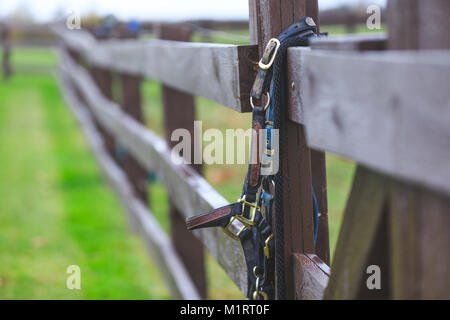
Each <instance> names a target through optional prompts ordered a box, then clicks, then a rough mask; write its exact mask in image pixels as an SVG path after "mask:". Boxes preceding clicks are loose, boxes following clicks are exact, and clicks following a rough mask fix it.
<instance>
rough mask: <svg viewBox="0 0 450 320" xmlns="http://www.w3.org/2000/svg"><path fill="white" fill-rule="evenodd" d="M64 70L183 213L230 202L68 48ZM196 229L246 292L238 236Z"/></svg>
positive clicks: (63, 59)
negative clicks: (177, 158) (103, 88)
mask: <svg viewBox="0 0 450 320" xmlns="http://www.w3.org/2000/svg"><path fill="white" fill-rule="evenodd" d="M61 70H62V72H63V74H64V75H65V76H66V77H69V78H70V79H71V81H72V82H73V84H74V86H75V87H76V88H77V89H78V90H79V92H80V93H81V94H82V95H83V97H84V98H85V99H86V101H87V103H88V104H89V107H90V108H91V110H92V113H93V115H94V116H95V118H96V119H97V120H98V121H99V122H100V123H101V124H102V125H103V126H104V127H105V128H106V129H107V130H108V131H109V133H110V134H112V135H113V136H115V137H116V139H118V141H119V142H120V143H121V144H122V145H123V146H124V148H126V150H128V151H129V152H130V153H131V154H132V155H133V156H134V157H136V160H138V161H139V162H140V163H141V165H142V166H144V167H145V168H146V169H147V170H149V171H150V172H154V173H155V174H156V175H157V176H158V178H159V179H160V180H161V182H162V184H163V185H164V187H165V188H166V190H167V192H168V193H169V194H170V195H171V196H172V197H174V198H176V199H177V201H175V202H174V204H175V205H176V207H177V209H178V210H179V211H180V212H181V213H182V214H183V215H184V216H185V217H188V216H192V215H194V214H197V213H199V212H204V211H209V210H211V209H214V208H218V207H220V206H223V205H226V204H227V203H228V202H227V201H226V200H225V199H224V198H223V197H222V196H221V195H220V194H219V193H217V191H215V190H214V189H213V188H212V187H211V186H210V185H209V184H208V183H207V182H206V181H205V180H204V179H203V178H202V177H201V176H200V175H199V174H198V173H196V172H195V171H194V170H193V169H192V168H191V167H189V166H187V165H183V164H181V165H176V164H174V162H173V161H172V159H171V153H170V150H169V148H168V146H167V144H166V142H165V141H164V140H163V139H162V138H160V137H158V136H157V135H156V134H155V133H153V132H152V131H150V130H149V129H147V128H146V127H145V126H143V125H142V124H140V123H138V122H137V121H135V120H134V119H132V118H131V117H129V116H128V115H126V114H125V113H124V112H123V111H122V110H121V109H120V107H119V106H118V105H117V104H115V103H114V102H111V101H109V100H108V99H106V98H104V97H103V96H102V94H101V93H100V92H99V90H98V89H97V88H96V86H95V84H94V83H93V80H92V79H91V78H90V76H89V75H88V73H87V72H86V71H85V70H83V69H82V68H81V67H78V66H76V65H75V64H74V63H73V61H71V58H70V57H69V56H68V55H67V54H64V53H62V54H61ZM233 226H234V228H235V229H236V230H239V229H240V227H242V225H240V222H238V221H235V222H234V224H233ZM195 234H196V235H197V236H198V237H199V238H200V239H201V240H202V242H203V244H204V245H205V247H206V248H207V249H208V251H209V252H210V253H211V255H212V256H213V257H214V258H215V259H216V261H218V263H219V264H220V265H221V266H222V267H223V268H224V270H225V271H226V273H227V274H228V275H229V276H230V278H231V279H232V280H233V281H234V282H235V283H236V285H237V286H238V287H239V288H240V289H241V290H242V291H244V292H245V290H246V286H247V279H246V271H245V270H246V268H245V261H244V256H243V252H242V249H241V246H240V244H239V242H237V241H235V240H232V239H231V238H229V237H228V236H227V235H225V233H223V232H222V231H221V230H220V229H203V230H197V231H195Z"/></svg>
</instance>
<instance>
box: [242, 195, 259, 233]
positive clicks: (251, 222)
mask: <svg viewBox="0 0 450 320" xmlns="http://www.w3.org/2000/svg"><path fill="white" fill-rule="evenodd" d="M238 202H241V203H242V211H241V212H244V209H245V206H249V207H251V208H252V210H251V211H250V219H247V218H244V216H243V215H242V214H241V215H237V216H236V219H238V220H239V221H240V222H242V223H243V224H244V225H246V226H247V227H249V228H251V227H253V226H254V225H255V216H256V210H260V208H259V206H258V205H257V204H256V202H254V203H251V202H248V201H246V200H245V195H244V196H243V197H242V198H239V199H238Z"/></svg>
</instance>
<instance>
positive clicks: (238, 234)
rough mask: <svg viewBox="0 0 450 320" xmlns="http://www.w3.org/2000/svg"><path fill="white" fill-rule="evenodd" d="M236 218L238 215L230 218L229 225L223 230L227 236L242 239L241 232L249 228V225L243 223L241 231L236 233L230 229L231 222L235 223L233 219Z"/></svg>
mask: <svg viewBox="0 0 450 320" xmlns="http://www.w3.org/2000/svg"><path fill="white" fill-rule="evenodd" d="M236 219H237V216H233V217H232V218H231V219H230V222H228V224H227V226H226V227H222V230H223V232H225V234H226V235H227V236H229V237H230V238H232V239H234V240H240V238H239V236H240V235H241V233H242V232H243V231H244V230H245V228H247V226H246V225H245V224H244V223H243V226H242V228H241V229H240V230H239V232H238V233H236V234H234V233H233V232H231V231H230V229H228V228H229V227H230V226H231V224H232V223H233V221H234V220H236Z"/></svg>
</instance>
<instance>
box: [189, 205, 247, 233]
mask: <svg viewBox="0 0 450 320" xmlns="http://www.w3.org/2000/svg"><path fill="white" fill-rule="evenodd" d="M240 210H241V204H240V203H233V204H229V205H227V206H224V207H220V208H218V209H214V210H211V211H208V212H205V213H201V214H198V215H196V216H193V217H189V218H187V219H186V228H187V229H188V230H195V229H201V228H211V227H226V226H227V225H228V222H229V221H230V219H231V218H232V217H233V216H235V215H236V214H240Z"/></svg>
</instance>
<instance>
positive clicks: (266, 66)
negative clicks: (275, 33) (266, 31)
mask: <svg viewBox="0 0 450 320" xmlns="http://www.w3.org/2000/svg"><path fill="white" fill-rule="evenodd" d="M274 43H275V44H276V46H275V51H274V52H273V54H272V57H271V58H270V60H269V62H268V63H263V59H264V57H266V54H267V55H269V54H270V52H267V51H268V50H272V46H273V44H274ZM280 45H281V43H280V40H278V39H277V38H272V39H270V40H269V42H268V43H267V46H266V49H264V54H263V57H262V59H261V60H260V61H259V63H258V66H259V67H260V68H261V69H262V70H268V69H269V68H270V67H271V66H272V64H273V61H274V60H275V57H276V55H277V52H278V49H279V48H280Z"/></svg>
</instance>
